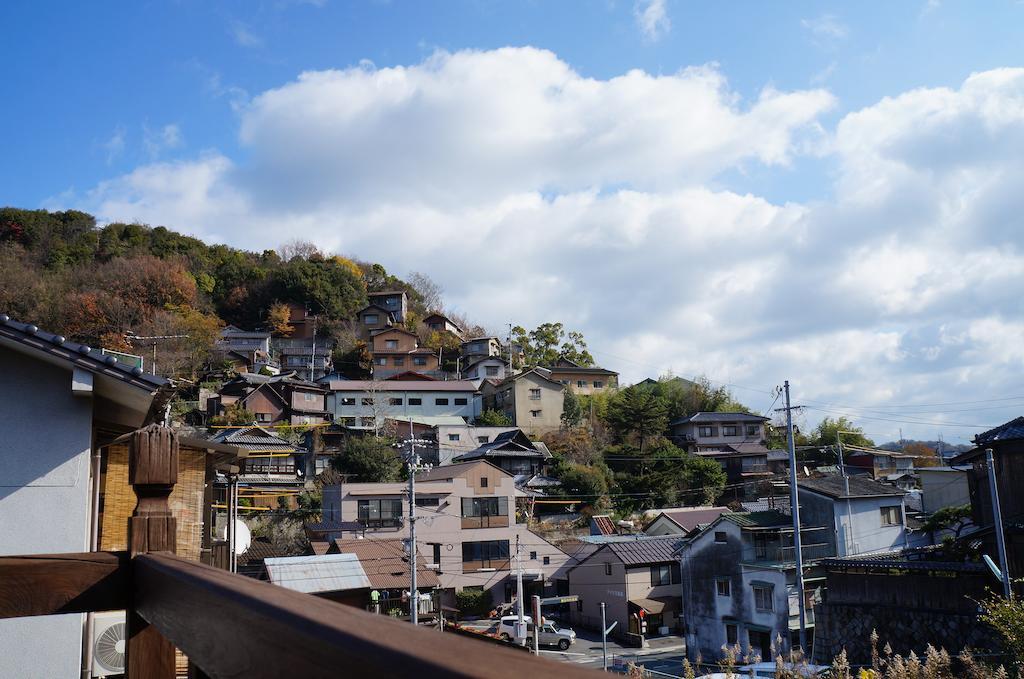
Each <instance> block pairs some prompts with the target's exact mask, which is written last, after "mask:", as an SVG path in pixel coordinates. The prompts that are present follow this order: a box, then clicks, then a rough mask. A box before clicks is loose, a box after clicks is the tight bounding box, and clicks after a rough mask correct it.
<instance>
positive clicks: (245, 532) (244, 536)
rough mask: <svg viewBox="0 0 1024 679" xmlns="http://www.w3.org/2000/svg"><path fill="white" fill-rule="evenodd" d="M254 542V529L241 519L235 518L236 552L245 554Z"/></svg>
mask: <svg viewBox="0 0 1024 679" xmlns="http://www.w3.org/2000/svg"><path fill="white" fill-rule="evenodd" d="M251 544H252V531H250V530H249V527H248V526H246V525H245V522H244V521H242V520H241V519H235V554H244V553H245V551H246V550H247V549H249V545H251Z"/></svg>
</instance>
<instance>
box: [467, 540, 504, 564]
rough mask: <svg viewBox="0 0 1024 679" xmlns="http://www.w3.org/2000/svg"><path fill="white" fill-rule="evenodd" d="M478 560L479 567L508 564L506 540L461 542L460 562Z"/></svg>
mask: <svg viewBox="0 0 1024 679" xmlns="http://www.w3.org/2000/svg"><path fill="white" fill-rule="evenodd" d="M470 562H480V567H481V568H497V567H499V566H507V565H508V540H484V541H482V542H463V543H462V563H470Z"/></svg>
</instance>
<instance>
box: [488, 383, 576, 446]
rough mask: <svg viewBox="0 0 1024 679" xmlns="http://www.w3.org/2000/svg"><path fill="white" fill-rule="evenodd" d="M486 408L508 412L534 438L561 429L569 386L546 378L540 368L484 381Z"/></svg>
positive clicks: (518, 425)
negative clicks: (564, 401)
mask: <svg viewBox="0 0 1024 679" xmlns="http://www.w3.org/2000/svg"><path fill="white" fill-rule="evenodd" d="M480 393H481V396H482V402H483V405H482V408H483V410H497V411H498V412H501V413H504V414H505V416H506V417H508V418H509V419H510V420H511V421H512V424H514V425H516V426H517V427H519V428H520V429H522V430H523V431H524V432H526V433H527V434H528V435H529V436H531V437H534V438H536V437H539V436H541V435H542V434H545V433H547V432H550V431H557V430H558V429H559V428H560V427H561V424H562V402H563V399H564V397H565V386H563V385H562V384H559V383H558V382H555V381H554V380H552V379H550V378H548V377H546V376H545V375H544V374H543V373H542V372H541V371H540V370H538V369H537V368H530V369H529V370H524V371H523V372H521V373H517V374H515V375H511V376H509V377H506V378H505V379H504V380H501V381H498V382H492V381H490V380H486V381H484V383H483V384H482V385H481V387H480Z"/></svg>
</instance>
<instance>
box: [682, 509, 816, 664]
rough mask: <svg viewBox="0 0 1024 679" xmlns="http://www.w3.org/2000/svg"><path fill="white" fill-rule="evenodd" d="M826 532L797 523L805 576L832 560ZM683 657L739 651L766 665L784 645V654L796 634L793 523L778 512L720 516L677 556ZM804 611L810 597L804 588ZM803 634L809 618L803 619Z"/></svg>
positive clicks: (810, 591)
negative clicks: (776, 645)
mask: <svg viewBox="0 0 1024 679" xmlns="http://www.w3.org/2000/svg"><path fill="white" fill-rule="evenodd" d="M823 531H824V528H823V527H818V526H811V525H810V524H809V523H808V522H807V521H805V520H801V530H800V535H801V539H802V543H803V545H802V546H803V549H802V552H803V556H804V566H805V568H806V567H807V566H808V565H809V564H812V563H814V562H815V561H818V560H821V559H823V558H826V557H828V556H831V554H830V544H829V543H828V542H827V541H825V540H824V539H823V537H822V536H821V535H820V534H821V533H822V532H823ZM678 554H679V558H680V566H681V569H682V582H683V587H682V593H683V596H682V600H683V603H682V610H683V615H684V617H685V625H686V631H687V632H686V636H687V639H686V640H687V654H688V656H689V658H690V660H691V662H692V661H693V660H695V659H696V657H697V655H698V654H699V655H702V656H703V657H704V658H718V657H719V656H720V655H721V653H722V646H723V645H726V644H728V645H729V646H733V645H736V644H739V645H740V647H741V648H742V649H743V651H744V652H745V653H746V652H748V651H752V652H753V653H756V654H758V655H760V656H761V657H762V658H764V659H765V660H768V659H770V658H772V657H773V655H772V653H771V648H772V644H773V643H774V642H775V639H776V637H781V638H782V640H783V645H784V648H782V649H779V651H780V652H782V653H783V654H784V653H785V652H786V651H788V650H789V649H790V648H791V647H792V640H793V639H794V638H795V635H796V634H797V632H798V630H799V606H800V603H799V595H798V590H797V588H796V557H795V550H794V547H793V521H792V518H791V517H789V516H787V515H786V514H783V513H781V512H778V511H763V512H739V513H727V514H722V515H721V516H719V517H718V518H717V519H715V520H714V521H713V522H712V523H711V524H710V525H707V526H705V527H704V528H702V529H701V530H699V531H698V532H697V533H696V534H695V535H694V536H692V537H691V538H690V539H689V540H688V541H686V542H684V543H683V544H682V546H681V547H680V548H679V550H678ZM804 597H805V602H806V606H807V610H808V611H811V610H812V606H813V601H814V599H815V590H814V589H813V588H811V587H810V586H805V590H804ZM807 624H808V627H813V624H814V621H813V616H811V615H810V613H809V614H808V618H807Z"/></svg>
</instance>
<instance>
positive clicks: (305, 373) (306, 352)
mask: <svg viewBox="0 0 1024 679" xmlns="http://www.w3.org/2000/svg"><path fill="white" fill-rule="evenodd" d="M270 345H271V348H272V349H273V351H274V354H275V355H276V356H277V357H278V361H279V362H280V364H281V370H282V371H284V372H291V373H294V374H295V376H296V377H298V378H299V379H302V380H306V381H307V382H315V381H317V380H318V379H320V378H322V377H323V376H324V375H327V374H328V373H330V372H331V371H332V370H333V368H334V366H333V364H332V363H331V352H332V351H333V350H334V341H333V340H330V339H327V338H326V337H305V338H295V337H288V338H279V337H275V338H272V339H271V340H270Z"/></svg>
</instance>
